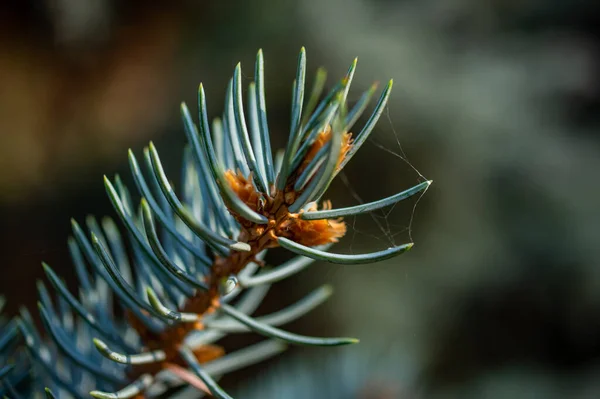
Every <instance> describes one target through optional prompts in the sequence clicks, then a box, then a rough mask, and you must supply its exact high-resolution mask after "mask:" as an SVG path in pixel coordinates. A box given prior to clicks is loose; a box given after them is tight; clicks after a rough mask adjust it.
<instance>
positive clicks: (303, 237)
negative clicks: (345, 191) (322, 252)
mask: <svg viewBox="0 0 600 399" xmlns="http://www.w3.org/2000/svg"><path fill="white" fill-rule="evenodd" d="M330 208H331V204H330V202H329V201H326V202H325V203H324V204H323V209H330ZM316 209H317V207H316V206H313V207H311V208H309V209H308V210H309V211H315V210H316ZM345 234H346V223H344V222H343V221H342V219H341V218H339V219H336V220H332V219H323V220H303V219H299V218H293V219H288V220H286V221H285V222H284V223H282V225H281V226H280V231H279V234H278V235H280V236H283V237H286V238H289V239H290V240H293V241H295V242H297V243H299V244H302V245H306V246H309V247H312V246H315V245H324V244H329V243H332V242H337V241H338V239H340V238H341V237H343V236H344V235H345Z"/></svg>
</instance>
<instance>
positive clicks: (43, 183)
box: [0, 0, 600, 398]
mask: <svg viewBox="0 0 600 399" xmlns="http://www.w3.org/2000/svg"><path fill="white" fill-rule="evenodd" d="M156 3H158V2H156ZM153 4H155V3H153V2H147V1H115V0H112V1H111V0H38V1H32V0H29V1H26V0H13V1H5V2H3V3H2V6H0V267H1V268H2V270H3V272H2V274H1V276H2V277H0V294H1V295H4V296H5V297H7V299H8V305H7V308H8V311H9V313H11V314H12V313H15V312H16V311H17V309H18V306H19V305H20V304H25V305H27V306H30V307H33V306H34V305H35V301H36V293H35V280H36V279H37V278H40V277H41V275H42V270H41V267H40V261H41V260H45V261H47V262H48V263H50V264H51V265H52V266H53V267H55V268H56V269H58V271H60V272H61V273H62V274H63V275H66V276H70V275H71V265H70V262H69V260H68V256H67V250H66V238H67V236H68V234H69V229H70V223H69V219H70V218H71V217H74V218H76V219H78V220H79V221H82V220H83V218H84V217H85V215H87V214H90V213H91V214H95V215H98V216H102V215H105V214H110V215H113V213H112V209H111V207H110V204H109V202H108V200H107V198H106V195H105V193H104V188H103V184H102V175H103V174H107V175H113V174H114V173H120V174H121V175H122V176H127V179H129V173H128V171H127V159H126V151H127V148H129V147H131V148H132V149H134V150H136V151H138V153H139V151H141V149H142V147H143V146H145V145H146V144H147V142H148V141H149V140H154V141H155V142H156V143H157V147H158V148H159V150H160V151H161V154H162V157H163V160H164V162H165V163H166V164H167V169H168V170H169V171H170V172H171V175H172V176H173V179H175V180H176V174H177V173H178V170H179V166H178V162H179V160H180V151H181V148H182V145H183V143H184V135H183V132H182V129H181V127H180V124H179V117H178V106H179V102H180V101H181V100H185V101H188V102H189V103H191V104H194V103H195V101H194V98H195V93H196V88H197V84H198V83H199V82H200V81H202V82H204V84H205V87H206V89H207V92H208V93H207V94H208V99H209V113H210V114H211V116H216V115H217V114H220V112H221V107H222V103H223V93H224V89H225V87H226V84H227V81H228V79H229V76H230V75H231V73H232V72H233V68H234V66H235V65H236V64H237V62H238V61H242V66H243V68H244V69H243V70H244V71H245V72H244V75H245V79H246V81H249V80H250V77H251V76H252V73H253V72H252V70H253V61H254V56H255V53H256V51H257V49H258V48H263V50H264V53H265V59H266V81H267V104H268V113H269V122H270V124H271V132H272V134H273V135H274V138H273V142H274V144H275V145H276V146H281V145H283V144H284V143H285V139H286V137H287V127H288V125H289V106H290V93H291V82H292V80H293V76H294V69H295V63H296V57H297V52H298V50H299V48H300V46H302V45H304V46H306V47H307V52H308V63H309V71H311V72H314V70H315V69H316V67H317V66H320V65H323V66H325V67H326V68H327V70H328V71H329V80H328V84H329V87H331V85H332V84H333V83H332V82H334V81H335V80H336V79H338V78H339V77H341V76H342V75H343V74H344V73H345V70H346V68H347V67H348V65H349V64H350V62H351V61H352V59H353V58H354V57H355V56H358V57H359V64H358V70H357V74H356V77H355V82H354V85H353V90H352V91H351V94H350V97H349V98H350V101H351V102H352V101H356V99H357V98H358V97H359V96H360V93H361V90H360V89H366V88H367V87H368V86H369V85H370V84H371V82H372V81H374V80H378V81H382V82H385V81H386V80H387V79H389V78H394V91H393V94H392V99H391V102H390V104H389V107H388V110H389V112H386V114H385V115H384V117H382V118H381V120H380V122H379V125H378V127H377V129H376V130H375V132H374V133H373V135H372V139H371V140H370V141H369V142H368V143H366V145H365V146H364V147H363V149H362V150H361V153H360V155H359V156H357V157H356V158H355V159H354V160H353V161H352V162H351V163H350V164H349V165H348V167H347V171H346V174H345V176H344V178H345V179H338V181H337V182H336V183H335V184H334V186H333V187H332V191H331V194H330V197H331V198H332V199H333V201H334V204H336V205H340V206H342V205H350V204H355V203H356V201H357V200H358V199H357V196H358V197H360V198H362V199H363V200H365V201H367V200H374V199H377V198H381V197H383V196H386V195H390V194H392V193H395V192H398V191H401V190H403V189H405V188H408V187H409V186H411V185H413V184H415V183H417V182H418V181H419V174H418V173H417V171H415V169H417V170H418V171H419V172H420V173H422V174H423V175H425V176H426V177H427V178H430V179H433V180H434V184H433V186H432V187H431V188H430V190H429V191H428V192H427V193H426V195H425V196H424V197H423V198H422V199H421V201H419V202H418V203H417V202H416V201H414V200H413V201H407V202H406V203H402V204H400V205H399V206H397V207H396V208H394V209H393V210H392V211H390V212H389V213H386V214H385V215H381V214H379V215H373V218H369V217H366V218H364V220H362V219H361V220H358V219H357V220H349V221H348V222H349V225H350V226H351V227H350V229H349V233H348V236H347V238H346V239H344V240H342V243H341V244H340V245H339V246H338V247H337V248H338V250H339V251H340V252H350V251H367V250H376V249H382V248H386V247H387V246H389V245H391V244H393V243H402V242H405V241H407V240H409V239H413V240H414V241H415V242H416V245H415V248H414V249H413V250H412V251H411V252H410V253H408V254H406V255H403V256H402V257H399V258H397V259H394V260H391V261H388V262H385V263H382V264H377V265H368V266H362V267H361V266H355V267H336V266H332V265H328V264H317V265H315V266H313V267H312V268H311V269H309V270H308V271H307V272H305V273H302V274H301V275H299V276H298V277H297V278H294V279H292V280H291V281H289V282H286V283H283V284H281V285H279V286H277V287H274V288H273V290H272V292H271V294H270V296H269V297H268V298H269V299H268V303H267V304H266V305H265V306H266V308H273V309H274V308H278V307H279V306H280V303H290V302H292V300H293V299H294V298H299V297H300V296H302V295H303V293H306V292H307V291H308V290H310V289H311V288H312V287H315V286H317V285H318V284H322V283H326V282H331V283H332V284H334V286H335V289H336V294H335V295H334V297H333V299H332V300H331V301H330V302H329V303H328V304H327V305H325V306H324V307H323V308H321V309H319V310H318V311H316V312H314V313H313V314H311V315H309V316H306V317H305V318H303V319H302V320H301V321H299V322H297V323H295V324H293V325H292V326H291V327H290V328H291V329H294V330H295V331H299V332H302V333H306V334H313V335H316V334H317V333H318V334H328V335H336V334H337V335H351V336H357V337H359V338H361V344H360V347H361V349H360V350H357V349H346V348H344V349H337V350H334V352H335V353H334V354H331V353H332V352H329V353H325V352H327V351H328V350H310V351H308V350H305V349H303V350H301V351H299V350H296V351H295V353H292V354H291V356H289V357H288V355H283V356H282V357H281V358H280V359H279V360H277V361H275V362H272V363H270V364H268V365H267V366H260V365H259V366H256V367H255V368H252V369H250V371H247V372H245V373H238V374H234V375H233V376H230V377H228V378H227V379H226V380H225V383H226V385H227V386H229V387H234V388H235V387H238V388H239V387H243V386H247V387H248V388H247V389H248V390H250V389H254V388H252V384H250V385H247V384H248V380H252V379H255V380H256V379H258V380H259V385H260V380H261V379H260V378H257V377H256V375H257V374H260V375H261V376H264V378H265V381H266V380H268V378H269V377H267V374H269V373H270V374H272V375H277V378H275V382H274V383H273V384H275V385H277V384H280V385H286V384H287V385H288V386H294V384H300V382H299V380H298V377H297V376H298V374H297V373H301V372H304V373H306V374H307V376H308V377H307V379H305V380H303V381H305V382H306V383H307V384H309V385H310V384H317V382H316V381H317V377H319V378H323V373H325V375H327V373H331V374H335V373H338V374H340V375H343V376H342V382H341V383H340V384H344V383H345V384H348V387H347V390H346V391H344V392H352V393H351V394H350V393H348V395H347V396H344V394H340V395H341V396H339V397H340V398H344V397H356V398H396V397H398V398H400V397H402V398H409V397H410V398H415V397H419V398H438V397H439V398H445V397H450V398H452V397H461V398H463V397H464V398H506V397H526V398H541V397H543V398H563V397H565V398H566V397H568V398H598V397H600V245H599V244H600V239H599V237H598V234H597V230H598V229H599V228H600V189H599V188H598V184H597V177H594V176H596V174H597V173H598V172H599V171H600V138H599V136H598V133H599V132H600V130H599V128H600V113H599V112H598V111H599V110H600V80H599V78H600V74H599V72H600V71H599V68H600V46H599V45H600V41H599V40H598V38H597V37H598V36H597V34H598V32H597V31H598V30H599V28H598V27H599V26H600V3H598V2H596V1H592V0H577V1H574V0H571V1H567V0H562V1H559V0H546V1H541V0H520V1H508V0H421V1H417V0H398V1H392V0H327V1H323V0H304V1H298V2H295V1H292V0H286V1H279V2H272V1H268V0H258V1H252V2H248V1H224V2H221V1H191V0H188V1H184V0H180V1H171V2H161V4H163V5H160V6H159V5H153ZM311 81H312V75H311V78H310V79H309V84H310V82H311ZM362 122H364V120H363V121H362ZM359 126H360V124H359ZM400 145H401V146H400ZM403 154H406V156H407V157H408V159H409V160H410V162H407V161H406V160H405V159H403V158H405V156H404V155H403ZM127 179H126V180H127ZM127 181H130V180H127ZM359 219H360V218H359ZM276 256H277V255H276ZM71 283H74V281H71ZM391 348H393V351H392V350H391ZM342 353H343V354H344V356H345V357H343V358H340V360H335V359H336V357H335V356H338V355H340V356H341V354H342ZM348 353H349V354H350V355H349V357H348V356H346V355H347V354H348ZM365 354H366V355H365ZM373 354H378V355H377V356H374V355H373ZM322 356H325V357H328V356H332V359H334V360H333V365H334V366H333V367H329V368H326V370H327V371H321V372H320V375H319V376H316V375H315V376H313V377H314V378H312V377H311V374H310V373H311V370H312V371H313V372H314V370H313V369H311V367H304V368H303V366H302V364H303V362H304V364H316V363H315V361H314V359H316V358H318V359H322ZM365 356H367V357H368V358H369V359H370V360H369V361H370V362H371V363H373V364H374V366H373V367H372V368H368V369H367V370H366V371H364V372H360V373H359V374H360V378H354V379H353V378H352V372H353V371H352V370H351V371H348V369H347V367H346V368H344V367H341V364H338V363H344V364H346V363H352V362H355V363H357V364H364V358H365ZM290 359H292V360H290ZM306 359H309V360H306ZM310 359H313V360H310ZM286 362H288V363H286ZM289 362H293V363H294V367H292V368H289V367H288V366H287V364H290V363H289ZM309 362H312V363H309ZM319 362H320V361H319ZM319 362H317V363H319ZM323 362H324V363H323V364H325V362H326V361H325V360H323ZM336 362H338V363H336ZM319 364H321V363H319ZM377 364H379V366H382V365H383V364H385V367H384V368H385V370H386V372H387V373H388V374H389V373H391V374H390V375H391V377H389V376H388V377H387V378H388V380H387V381H388V383H389V384H391V387H389V389H387V387H386V386H385V384H384V383H375V386H376V387H379V388H381V389H380V390H381V392H380V393H381V395H379V393H378V392H379V391H378V389H373V388H372V386H373V385H372V384H373V381H379V380H378V378H380V377H379V376H378V375H377V373H378V372H377V370H379V369H381V367H379V368H378V367H376V366H375V365H377ZM338 366H339V367H338ZM342 369H343V370H342ZM286 370H296V371H295V372H294V373H292V371H288V372H287V374H286ZM298 370H303V371H298ZM354 372H356V373H358V371H354ZM344 373H345V374H344ZM367 374H369V375H370V374H373V376H372V377H373V378H372V379H370V377H369V376H367ZM367 377H369V378H367ZM286 378H287V379H286ZM369 384H371V385H369ZM254 385H256V384H254ZM266 385H267V384H265V386H263V389H264V391H262V392H263V393H261V395H263V396H261V395H258V396H256V397H261V398H265V397H284V396H281V394H278V396H270V395H269V394H268V392H281V391H277V390H275V391H268V388H267V387H266ZM394 386H396V388H397V389H396V388H394ZM370 387H371V388H370ZM398 387H399V388H398ZM384 388H385V389H384ZM239 389H242V388H239ZM300 391H301V389H300V388H299V389H298V390H296V392H300ZM241 392H244V394H240V395H238V396H240V397H245V394H246V393H247V392H249V391H246V390H245V388H244V389H242V391H241ZM332 395H333V394H332ZM385 395H387V396H385ZM297 397H309V396H300V395H297ZM331 397H334V396H331Z"/></svg>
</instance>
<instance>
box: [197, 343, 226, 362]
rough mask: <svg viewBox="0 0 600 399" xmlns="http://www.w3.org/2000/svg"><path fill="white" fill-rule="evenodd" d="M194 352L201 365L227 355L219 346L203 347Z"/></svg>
mask: <svg viewBox="0 0 600 399" xmlns="http://www.w3.org/2000/svg"><path fill="white" fill-rule="evenodd" d="M193 352H194V356H196V360H198V362H199V363H208V362H210V361H213V360H215V359H218V358H220V357H221V356H223V355H224V354H225V350H224V349H223V348H222V347H220V346H218V345H201V346H199V347H198V348H196V349H194V350H193Z"/></svg>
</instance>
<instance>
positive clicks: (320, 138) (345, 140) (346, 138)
mask: <svg viewBox="0 0 600 399" xmlns="http://www.w3.org/2000/svg"><path fill="white" fill-rule="evenodd" d="M329 140H331V127H330V126H327V127H326V128H325V130H323V131H322V132H320V133H319V134H318V135H317V138H316V139H315V142H314V143H313V144H312V145H311V146H310V148H309V149H308V152H307V153H306V156H305V157H304V159H303V160H302V164H301V165H300V167H299V168H298V175H299V174H300V173H302V171H303V170H304V169H305V168H306V167H307V166H308V164H309V163H310V161H312V160H313V158H314V157H315V156H316V155H317V153H318V152H319V150H321V148H323V146H324V145H325V144H327V142H328V141H329ZM341 147H342V148H341V149H340V155H339V157H338V161H337V163H336V166H335V167H336V170H338V169H339V167H340V164H341V163H342V161H343V160H344V158H346V154H347V153H348V151H350V148H352V133H350V132H346V133H343V134H342V145H341Z"/></svg>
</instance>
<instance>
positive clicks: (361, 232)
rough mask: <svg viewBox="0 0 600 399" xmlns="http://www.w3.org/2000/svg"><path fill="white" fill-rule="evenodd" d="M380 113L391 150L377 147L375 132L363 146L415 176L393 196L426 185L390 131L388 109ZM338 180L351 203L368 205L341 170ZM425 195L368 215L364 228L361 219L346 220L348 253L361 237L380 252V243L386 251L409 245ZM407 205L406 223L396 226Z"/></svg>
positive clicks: (383, 146) (391, 125) (395, 132)
mask: <svg viewBox="0 0 600 399" xmlns="http://www.w3.org/2000/svg"><path fill="white" fill-rule="evenodd" d="M384 113H385V115H386V117H387V120H388V122H389V126H390V131H391V133H392V134H393V139H394V141H395V148H389V147H391V146H385V145H383V144H381V143H380V142H379V141H378V140H377V138H376V137H375V134H376V132H373V134H371V135H370V136H369V138H368V139H367V142H368V143H369V144H370V145H373V146H375V147H376V148H377V149H379V150H382V151H384V152H385V153H386V154H388V155H391V156H392V157H394V158H395V159H398V160H400V161H402V164H403V165H407V166H408V167H409V169H410V170H411V171H412V172H414V173H415V174H416V175H417V180H418V181H416V182H415V183H413V184H410V185H409V186H407V187H401V188H397V189H395V192H400V191H403V190H405V189H407V188H409V187H412V186H413V185H415V184H418V183H421V182H423V181H427V180H428V179H427V178H426V177H425V176H424V175H423V174H422V173H421V172H420V171H419V170H418V169H417V168H416V167H415V166H414V165H413V164H412V163H411V162H410V161H409V159H408V157H407V155H406V153H405V152H404V149H403V147H402V144H401V142H400V137H399V134H398V132H397V131H396V129H395V128H394V125H393V122H392V119H391V117H390V113H389V108H386V110H385V112H384ZM379 130H381V129H379ZM339 180H340V181H341V183H342V184H343V185H344V187H345V189H346V190H347V191H348V192H349V194H350V195H351V196H352V198H353V199H354V201H355V202H357V203H359V204H364V203H365V202H369V201H365V200H363V198H362V197H361V195H360V194H359V193H358V192H357V190H356V189H355V188H354V185H353V184H352V183H351V182H350V180H349V178H348V175H347V174H346V173H345V172H344V171H343V170H342V171H341V172H340V174H339ZM387 181H389V180H388V179H387V178H384V184H387ZM426 191H427V189H425V190H423V191H421V192H420V193H418V194H416V195H415V196H413V197H411V198H408V199H406V200H404V201H399V202H396V203H395V204H393V205H390V206H387V207H385V208H382V209H378V210H374V211H371V212H368V213H367V214H368V215H369V216H368V217H367V219H370V222H371V223H370V224H371V226H368V224H369V223H365V220H364V219H365V215H356V216H352V217H348V218H346V224H347V227H348V234H347V237H348V238H350V239H349V242H350V245H349V250H350V252H351V253H354V252H355V251H354V249H353V247H354V245H355V243H356V242H357V240H359V239H361V242H362V241H363V239H364V238H365V237H368V238H369V239H371V240H374V241H376V242H377V244H375V243H374V245H376V246H377V247H378V248H377V250H379V249H382V248H381V245H380V244H379V243H383V245H384V246H387V247H395V246H398V245H401V244H404V243H406V242H413V241H414V240H413V222H414V218H415V214H416V210H417V206H418V204H419V202H420V200H421V198H422V197H423V195H424V194H425V192H426ZM407 203H411V204H412V208H411V209H410V210H409V212H410V216H409V217H408V222H402V223H398V219H406V217H398V215H397V214H396V213H398V212H401V211H398V210H397V208H404V209H406V204H407ZM395 211H397V212H395ZM400 236H402V237H406V239H408V241H406V239H403V242H398V239H399V237H400ZM361 246H362V245H361ZM363 251H364V250H363ZM363 251H356V252H363Z"/></svg>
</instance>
